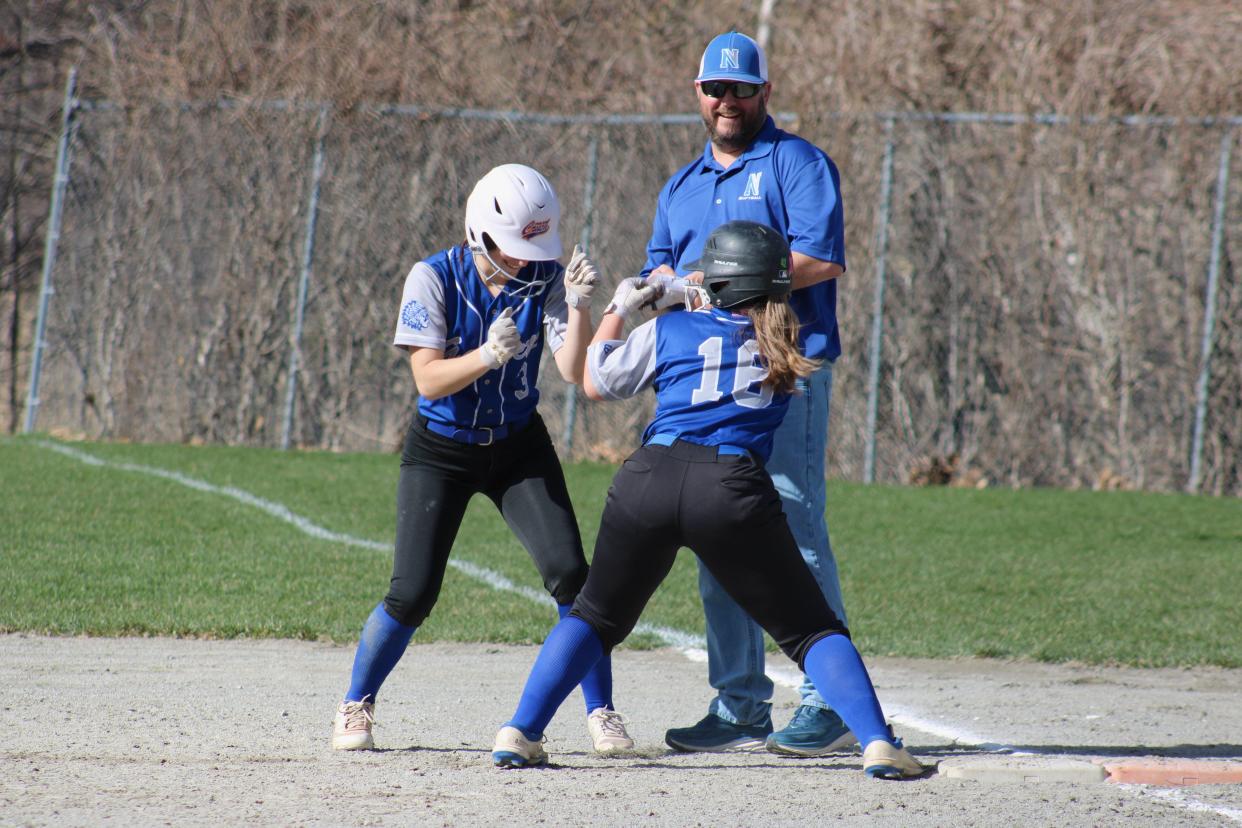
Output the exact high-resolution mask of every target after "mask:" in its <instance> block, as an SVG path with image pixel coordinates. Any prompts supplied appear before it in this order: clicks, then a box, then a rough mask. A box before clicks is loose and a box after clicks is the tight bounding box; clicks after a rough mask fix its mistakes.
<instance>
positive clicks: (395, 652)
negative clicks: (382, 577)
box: [345, 601, 418, 701]
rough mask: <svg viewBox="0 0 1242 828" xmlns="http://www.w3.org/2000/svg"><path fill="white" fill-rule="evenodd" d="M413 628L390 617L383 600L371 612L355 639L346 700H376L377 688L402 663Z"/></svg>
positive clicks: (414, 628)
mask: <svg viewBox="0 0 1242 828" xmlns="http://www.w3.org/2000/svg"><path fill="white" fill-rule="evenodd" d="M416 629H418V628H417V627H407V626H406V625H405V624H402V623H401V622H400V621H397V620H396V619H395V618H393V617H392V616H391V615H389V614H388V611H387V610H385V609H384V602H383V601H381V602H380V603H379V604H378V605H377V606H376V607H375V609H374V610H372V611H371V615H370V617H368V618H367V623H366V624H363V626H362V637H361V638H359V639H358V651H357V652H356V653H354V671H353V673H351V674H350V677H349V692H348V693H346V694H345V701H362V700H363V699H366V698H367V697H368V696H369V697H370V699H371V701H375V694H376V693H378V692H379V689H380V685H381V684H383V683H384V679H386V678H388V674H389V673H391V672H392V668H393V667H396V666H397V662H398V661H400V660H401V654H402V653H404V652H405V648H406V646H407V645H409V643H410V636H412V635H414V631H415V630H416Z"/></svg>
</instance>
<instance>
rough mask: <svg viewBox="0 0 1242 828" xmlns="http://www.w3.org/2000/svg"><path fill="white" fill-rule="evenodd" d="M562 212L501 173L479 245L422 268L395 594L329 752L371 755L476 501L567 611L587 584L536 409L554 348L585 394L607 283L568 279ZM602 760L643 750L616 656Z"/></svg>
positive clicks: (365, 644) (484, 207)
mask: <svg viewBox="0 0 1242 828" xmlns="http://www.w3.org/2000/svg"><path fill="white" fill-rule="evenodd" d="M559 221H560V204H559V202H558V200H557V197H556V193H555V192H554V191H553V189H552V185H551V184H549V183H548V181H547V179H545V178H544V177H543V176H542V175H540V174H539V173H538V172H536V171H535V170H533V169H531V168H530V167H526V166H523V165H520V164H506V165H503V166H500V167H496V168H495V169H493V170H491V171H490V172H488V173H487V175H485V176H483V178H482V179H480V180H479V182H478V183H477V184H476V185H475V187H474V190H473V191H472V192H471V194H470V197H469V199H468V200H467V202H466V241H465V243H463V244H460V245H458V246H456V247H452V248H449V249H448V250H443V251H441V252H439V253H437V254H435V255H434V256H431V257H429V258H427V259H425V260H423V261H421V262H419V263H418V264H416V265H414V267H413V269H412V270H411V271H410V273H409V275H408V276H407V277H406V280H405V289H404V293H403V296H402V298H401V310H400V314H399V321H398V323H397V330H396V336H395V339H394V344H395V345H397V346H398V347H400V348H404V349H406V350H408V351H409V355H410V356H409V358H410V368H411V371H412V372H413V374H414V382H415V384H416V385H417V386H418V391H419V394H420V397H421V399H420V400H419V403H418V415H417V416H416V417H415V419H414V421H413V422H412V423H411V425H410V428H409V431H408V432H407V434H406V438H405V446H404V450H403V452H402V456H401V475H400V480H399V483H398V484H397V538H396V549H395V554H394V558H393V568H392V580H391V582H390V584H389V588H388V594H387V595H386V596H385V597H384V600H383V601H382V602H381V603H380V604H379V605H378V606H376V607H375V609H374V611H373V612H372V613H371V615H370V617H369V618H368V619H367V621H366V624H365V626H364V627H363V630H362V637H361V640H360V641H359V642H358V650H357V653H356V655H355V657H354V667H353V674H352V677H351V680H350V686H349V692H347V693H346V694H345V699H344V701H343V702H342V703H341V705H340V706H339V708H338V709H337V713H336V718H335V721H334V724H333V732H332V746H333V747H334V748H337V749H341V750H355V749H367V748H371V747H373V746H374V740H373V738H372V735H371V728H372V724H373V722H374V718H373V714H374V704H375V696H376V694H377V693H378V692H379V689H380V685H381V684H383V682H384V679H385V678H386V677H387V676H388V674H389V672H391V670H392V668H393V667H394V666H396V663H397V661H398V660H399V659H400V658H401V655H402V653H404V652H405V648H406V645H407V644H408V643H409V641H410V637H411V636H412V635H413V634H414V631H415V630H416V629H417V627H418V626H419V624H421V623H422V622H423V620H424V619H425V618H426V617H427V615H428V614H429V613H430V612H431V609H432V607H433V606H435V602H436V598H437V597H438V596H439V593H440V586H441V583H442V582H443V579H444V570H445V567H446V566H447V564H448V557H449V552H450V550H451V549H452V545H453V540H454V538H455V537H456V535H457V530H458V529H459V528H460V527H461V522H462V518H463V516H464V513H465V510H466V504H467V502H468V501H469V500H470V498H471V497H472V496H473V495H475V494H480V493H481V494H484V495H486V496H487V497H488V498H489V499H490V500H491V501H492V502H493V503H495V504H496V506H497V508H498V509H500V512H501V514H502V515H503V516H504V519H505V522H506V523H508V524H509V527H510V528H511V529H512V530H513V533H514V534H515V535H517V537H518V540H520V541H521V542H522V545H523V546H525V547H526V549H527V551H528V552H529V553H530V556H531V558H532V559H533V560H534V562H535V566H536V567H537V568H538V570H539V573H540V575H541V576H542V577H543V583H544V586H545V588H546V589H547V590H548V592H549V593H550V594H551V596H552V597H553V598H554V599H555V600H556V603H557V605H558V607H559V608H560V614H561V616H562V617H564V615H565V614H567V613H568V612H569V608H570V606H571V605H572V604H573V600H574V598H575V597H576V596H577V594H578V591H579V590H580V589H581V588H582V584H583V582H584V581H585V580H586V576H587V562H586V558H585V557H584V555H583V552H582V539H581V537H580V535H579V533H578V525H577V522H576V521H575V519H574V513H573V509H572V507H571V506H570V501H569V494H568V492H567V490H566V487H565V478H564V475H563V474H562V471H561V465H560V462H559V461H558V459H557V456H556V451H555V449H554V448H553V447H552V441H551V439H549V437H548V432H547V429H546V428H545V427H544V424H543V421H542V420H541V419H540V418H539V414H538V413H537V411H536V409H535V406H536V404H537V403H538V401H539V391H538V388H537V387H536V383H537V381H538V374H539V357H540V355H541V353H542V351H543V344H544V341H545V340H546V341H547V343H548V345H549V346H550V347H551V349H552V352H553V357H554V361H555V362H556V367H557V369H558V370H559V372H560V374H561V376H562V377H564V378H565V380H566V381H567V382H572V383H580V382H581V381H582V376H583V370H584V363H585V358H586V345H587V340H588V339H589V338H590V336H591V315H590V308H589V306H590V300H591V294H592V293H593V291H594V289H595V281H596V273H595V268H594V267H593V266H592V264H591V262H590V261H589V260H588V259H587V258H586V257H585V256H584V255H583V254H582V252H581V251H579V250H577V249H575V250H574V255H573V257H572V258H571V259H570V262H569V266H568V268H564V267H562V266H561V265H560V264H558V263H557V261H556V259H557V258H558V257H560V255H561V242H560V236H559V235H558V223H559ZM581 678H582V691H583V695H584V696H585V698H586V702H587V712H588V718H587V727H588V730H589V731H590V733H591V737H592V741H593V743H594V745H595V749H596V750H599V751H601V752H607V751H610V750H617V749H628V748H630V747H632V746H633V742H632V741H630V739H629V736H628V735H627V734H626V732H625V727H624V724H623V722H622V720H621V717H620V715H619V714H617V713H616V712H615V711H614V710H613V707H612V668H611V664H610V663H609V661H608V660H606V659H601V660H599V661H598V662H597V663H595V664H593V665H592V667H591V669H590V670H589V671H584V672H583V676H582V677H581Z"/></svg>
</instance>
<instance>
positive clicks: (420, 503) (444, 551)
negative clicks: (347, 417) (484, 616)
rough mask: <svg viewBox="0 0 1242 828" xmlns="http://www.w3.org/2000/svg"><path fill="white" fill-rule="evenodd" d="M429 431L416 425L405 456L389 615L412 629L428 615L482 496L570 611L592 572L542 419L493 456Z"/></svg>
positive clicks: (495, 447) (492, 450)
mask: <svg viewBox="0 0 1242 828" xmlns="http://www.w3.org/2000/svg"><path fill="white" fill-rule="evenodd" d="M424 423H425V421H424V420H423V418H422V417H416V418H415V419H414V422H413V423H412V424H411V425H410V428H409V431H407V432H406V436H405V446H404V449H403V451H402V453H401V476H400V480H399V482H398V483H397V541H396V550H395V554H394V556H393V565H392V580H391V582H390V584H389V587H388V594H387V595H386V596H385V597H384V607H385V609H387V610H388V614H389V615H391V616H392V617H393V618H395V619H396V620H397V621H400V622H401V623H402V624H406V625H407V626H412V627H414V626H418V625H419V624H421V623H422V622H423V621H424V620H425V619H426V618H427V616H428V615H429V614H430V613H431V609H432V607H434V606H435V603H436V599H437V598H438V597H439V595H440V587H441V586H442V584H443V583H444V570H445V568H446V567H447V566H448V559H449V553H450V552H451V551H452V548H453V541H454V540H455V539H456V537H457V530H458V529H460V528H461V523H462V519H463V517H464V516H465V512H466V504H467V503H468V502H469V500H470V498H471V497H472V496H474V495H475V494H476V493H482V494H484V495H486V496H487V497H488V498H490V499H491V501H492V502H493V503H495V504H496V507H497V508H498V509H499V510H500V513H501V515H502V516H503V517H504V519H505V523H507V524H508V525H509V528H510V529H512V530H513V534H514V535H516V536H517V539H518V540H519V541H520V542H521V544H522V546H524V547H525V548H526V551H527V552H528V553H530V556H531V558H532V559H533V560H534V562H535V567H536V568H537V569H538V570H539V574H540V576H541V577H542V578H543V585H544V587H545V588H546V589H547V590H548V592H549V594H551V596H552V597H553V598H554V599H556V602H557V603H558V604H568V603H570V602H571V601H573V599H574V597H575V596H576V595H577V594H578V591H579V590H580V589H581V588H582V584H583V582H585V581H586V577H587V562H586V557H585V556H584V555H583V552H582V536H581V534H580V533H579V532H578V523H577V521H576V520H575V519H574V512H573V507H572V506H571V505H570V502H569V492H568V490H567V489H566V487H565V475H564V473H563V472H562V470H561V463H560V460H559V459H558V458H557V456H556V449H555V448H553V446H552V440H551V438H550V437H549V436H548V431H547V428H545V426H544V424H543V420H542V419H540V418H539V415H538V414H536V415H534V416H533V417H532V418H531V420H530V422H529V423H528V424H527V426H526V427H525V428H523V429H522V430H520V431H518V432H517V433H516V434H511V435H510V436H508V437H507V438H505V439H503V440H498V441H496V442H495V443H492V444H491V445H487V446H481V445H469V444H466V443H459V442H457V441H455V440H452V439H450V438H448V437H442V436H440V435H439V434H435V433H434V432H431V431H428V430H427V428H426V426H425V425H424Z"/></svg>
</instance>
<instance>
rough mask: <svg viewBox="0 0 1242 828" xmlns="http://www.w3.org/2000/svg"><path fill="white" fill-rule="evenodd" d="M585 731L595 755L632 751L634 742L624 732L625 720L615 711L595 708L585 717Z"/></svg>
mask: <svg viewBox="0 0 1242 828" xmlns="http://www.w3.org/2000/svg"><path fill="white" fill-rule="evenodd" d="M587 730H588V731H590V733H591V743H592V744H593V745H594V746H595V752H596V753H621V752H623V751H627V750H633V749H634V740H633V739H631V738H630V734H629V733H627V732H626V730H625V718H624V717H623V716H622V715H621V714H620V713H618V712H617V711H615V710H609V709H608V708H606V707H597V708H595V709H594V710H592V711H591V715H589V716H587Z"/></svg>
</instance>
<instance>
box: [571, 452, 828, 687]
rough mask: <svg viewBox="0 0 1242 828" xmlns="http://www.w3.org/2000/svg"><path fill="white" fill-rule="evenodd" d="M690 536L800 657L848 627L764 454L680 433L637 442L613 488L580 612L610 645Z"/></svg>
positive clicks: (737, 595) (743, 602)
mask: <svg viewBox="0 0 1242 828" xmlns="http://www.w3.org/2000/svg"><path fill="white" fill-rule="evenodd" d="M683 546H685V547H688V548H690V549H691V550H692V551H693V552H694V554H696V555H698V556H699V559H700V560H702V561H703V565H704V566H706V567H707V568H708V570H709V571H710V572H711V573H712V575H713V576H715V578H716V580H717V581H719V582H720V584H721V586H723V587H724V588H725V590H726V591H727V592H728V593H729V595H730V596H731V597H732V598H733V600H735V601H737V603H738V605H739V606H741V607H742V609H744V610H746V612H747V613H749V614H750V617H751V618H753V619H755V621H756V622H758V624H759V626H761V627H763V628H764V629H765V630H766V631H767V632H768V634H770V635H771V636H772V638H773V639H775V640H776V643H777V644H778V645H780V648H781V650H783V651H784V652H785V654H786V655H788V656H789V657H790V658H791V659H793V660H794V661H795V662H797V664H798V666H799V667H801V666H802V661H803V658H804V657H805V656H806V653H807V651H808V650H809V649H810V648H811V645H812V644H814V643H815V642H816V641H818V640H819V639H821V638H824V637H825V636H828V635H832V634H835V633H843V634H845V635H849V632H848V630H847V629H846V628H845V625H844V624H842V623H841V621H840V620H839V619H838V618H837V616H836V614H835V613H833V611H832V609H831V608H830V607H829V606H828V603H827V601H825V600H824V594H823V591H822V590H820V588H819V585H818V584H817V583H816V582H815V577H814V576H813V575H812V574H811V571H810V569H808V568H807V565H806V562H805V561H804V560H803V559H802V553H801V552H800V551H799V550H798V544H797V543H796V542H795V541H794V538H793V535H792V533H791V532H790V531H789V525H788V523H787V522H786V520H785V513H784V511H783V510H782V508H781V500H780V496H779V495H778V494H777V492H776V488H775V487H774V486H773V485H772V478H771V477H769V476H768V473H767V472H766V471H765V470H764V468H763V466H762V465H761V463H760V462H759V461H757V460H755V459H754V458H752V457H751V456H749V455H727V454H726V455H719V456H718V455H717V452H716V449H714V448H711V447H707V446H699V445H695V444H693V443H684V442H677V443H674V444H673V445H671V446H667V447H666V446H644V447H642V448H640V449H639V450H638V451H636V452H634V454H632V455H631V456H630V458H629V459H628V460H626V461H625V463H624V464H623V465H622V467H621V469H620V470H619V471H618V472H617V475H616V477H615V478H614V479H613V483H612V488H611V489H609V491H608V499H607V502H606V504H605V506H604V515H603V519H602V522H601V524H600V529H599V536H598V538H597V540H596V543H595V555H594V557H593V558H592V560H591V572H590V575H589V577H588V578H587V581H586V585H585V586H583V588H582V593H581V594H580V595H579V596H578V599H577V601H575V602H574V608H573V612H572V614H573V615H576V616H578V617H579V618H581V619H582V620H583V621H585V622H587V623H588V624H590V625H591V626H592V628H594V629H595V631H596V633H598V634H599V637H600V639H601V640H602V641H603V643H604V648H605V652H608V651H610V650H611V649H612V648H613V647H614V646H616V645H617V644H619V643H621V642H622V641H624V640H625V638H626V636H628V635H629V634H630V632H632V631H633V629H634V625H635V624H637V623H638V618H639V616H640V615H641V614H642V611H643V608H644V607H645V606H646V605H647V602H648V601H649V600H650V599H651V596H652V595H653V594H654V593H655V591H656V588H657V587H658V586H659V585H660V583H661V582H662V581H663V580H664V578H665V576H667V575H668V572H669V570H670V569H671V568H672V566H673V561H674V560H675V558H676V555H677V550H678V549H679V548H680V547H683Z"/></svg>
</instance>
